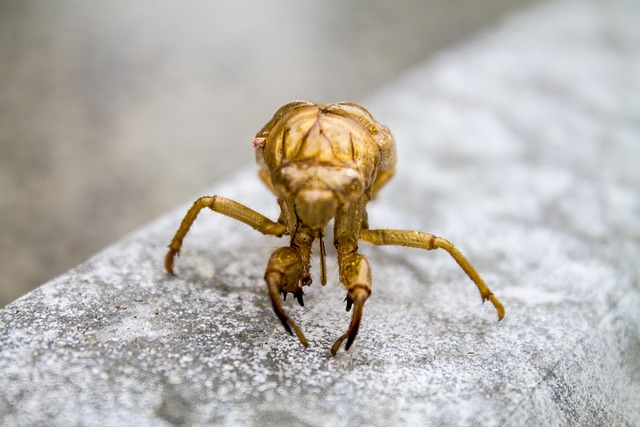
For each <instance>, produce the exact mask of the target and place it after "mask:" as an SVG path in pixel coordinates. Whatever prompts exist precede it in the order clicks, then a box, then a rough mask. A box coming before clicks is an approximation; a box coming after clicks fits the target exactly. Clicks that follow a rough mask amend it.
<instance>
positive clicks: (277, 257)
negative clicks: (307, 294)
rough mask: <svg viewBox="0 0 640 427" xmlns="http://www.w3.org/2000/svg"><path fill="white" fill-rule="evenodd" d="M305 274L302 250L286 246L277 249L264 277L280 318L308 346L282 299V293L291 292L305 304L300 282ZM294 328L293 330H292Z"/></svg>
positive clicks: (289, 331)
mask: <svg viewBox="0 0 640 427" xmlns="http://www.w3.org/2000/svg"><path fill="white" fill-rule="evenodd" d="M303 274H304V264H303V262H302V256H301V254H300V252H299V251H298V249H296V248H293V247H291V246H285V247H282V248H279V249H277V250H276V251H275V252H274V253H273V254H272V255H271V258H269V263H268V264H267V271H266V272H265V274H264V279H265V281H266V282H267V288H268V291H269V297H270V298H271V306H272V307H273V311H274V312H275V314H276V316H277V317H278V319H280V322H281V323H282V326H284V328H285V329H286V331H287V332H288V333H289V334H290V335H293V331H295V333H296V335H297V336H298V339H299V340H300V343H301V344H302V345H303V346H305V347H307V346H308V344H307V339H306V338H305V336H304V334H303V333H302V331H301V330H300V328H298V325H296V323H295V322H294V321H293V320H292V319H291V318H290V317H289V315H288V314H287V313H286V312H285V311H284V308H283V307H282V301H281V300H280V294H281V293H282V294H283V295H285V297H286V294H287V292H291V293H293V295H294V297H295V298H296V299H297V300H298V303H299V304H300V305H304V302H303V300H302V295H303V293H302V288H301V283H300V279H301V278H302V276H303ZM292 328H293V331H292V330H291V329H292Z"/></svg>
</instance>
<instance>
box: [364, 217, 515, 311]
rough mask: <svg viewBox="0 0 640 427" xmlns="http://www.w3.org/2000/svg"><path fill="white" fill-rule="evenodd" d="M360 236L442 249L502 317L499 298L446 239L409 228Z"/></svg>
mask: <svg viewBox="0 0 640 427" xmlns="http://www.w3.org/2000/svg"><path fill="white" fill-rule="evenodd" d="M360 238H361V239H362V240H364V241H365V242H367V243H371V244H373V245H395V246H406V247H410V248H417V249H425V250H432V249H444V250H445V251H447V252H448V253H449V255H451V257H453V259H454V260H455V261H456V262H457V263H458V265H459V266H460V268H462V270H464V272H465V273H466V274H467V276H469V278H470V279H471V280H472V281H473V283H475V285H476V287H477V288H478V291H479V292H480V296H481V297H482V302H483V303H484V302H485V301H487V300H489V301H491V303H492V304H493V306H494V307H495V309H496V311H497V312H498V320H502V318H503V317H504V307H503V306H502V303H501V302H500V300H499V299H498V298H497V297H496V296H495V295H494V294H493V292H491V289H489V287H488V286H487V284H486V283H485V282H484V280H482V278H481V277H480V275H479V274H478V272H477V271H476V269H475V268H474V267H473V266H472V265H471V263H470V262H469V260H467V258H466V257H465V256H464V255H462V253H461V252H460V251H459V250H458V249H457V248H456V247H455V246H454V245H453V244H452V243H450V242H449V241H448V240H445V239H443V238H441V237H436V236H434V235H433V234H428V233H421V232H418V231H410V230H364V229H363V230H361V232H360Z"/></svg>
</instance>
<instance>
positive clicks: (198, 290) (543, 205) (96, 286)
mask: <svg viewBox="0 0 640 427" xmlns="http://www.w3.org/2000/svg"><path fill="white" fill-rule="evenodd" d="M639 17H640V10H639V6H638V4H637V3H635V2H631V1H629V2H625V1H613V2H607V3H606V4H605V3H599V2H578V1H574V2H572V1H560V2H554V3H549V4H547V5H545V6H543V7H539V8H537V9H535V10H532V11H529V12H528V13H526V14H523V15H519V16H516V17H514V18H513V19H511V20H510V21H508V22H506V23H505V25H504V26H503V27H502V28H501V29H500V30H498V31H496V32H494V33H491V34H487V35H486V36H484V37H482V38H480V39H477V40H476V41H475V42H474V43H471V44H468V45H465V46H462V47H460V48H459V49H456V50H453V51H449V52H445V53H443V54H442V55H440V56H439V57H438V58H437V59H436V60H434V61H432V62H430V63H428V64H425V65H424V66H423V67H420V68H418V69H415V70H414V72H412V73H411V74H409V75H407V76H405V77H404V78H403V79H401V80H400V81H399V82H398V83H397V84H395V85H393V86H390V87H388V88H386V89H385V90H383V91H381V92H379V93H378V94H376V95H374V96H372V97H371V98H370V99H369V102H368V103H366V106H367V107H369V108H370V109H371V111H372V112H373V113H374V114H375V115H376V117H377V118H379V119H380V120H381V121H383V122H385V123H386V124H388V125H389V126H390V127H391V129H392V131H393V132H394V134H395V136H396V139H397V141H398V144H399V157H400V164H399V171H398V176H397V177H396V178H395V179H394V181H393V182H392V183H391V184H390V185H389V188H387V189H386V190H385V191H383V192H382V193H381V196H380V200H378V201H377V202H376V203H375V204H372V205H371V209H370V212H369V218H370V223H371V225H372V226H373V227H402V228H412V229H419V230H424V231H430V232H433V233H436V234H439V235H442V236H445V237H447V238H449V239H450V240H451V241H453V242H454V243H456V244H457V245H458V247H459V248H460V249H461V250H462V251H463V252H464V253H465V254H466V255H467V256H468V257H469V258H470V259H471V261H472V262H473V263H474V264H475V265H476V267H477V268H478V269H479V271H480V272H481V274H482V275H483V276H484V277H485V279H486V280H487V282H488V283H489V284H490V286H491V287H492V289H493V290H494V292H495V293H496V294H497V295H498V296H499V297H500V298H501V299H502V301H503V303H504V305H505V307H506V310H507V315H506V317H505V319H504V320H503V321H502V322H499V323H498V322H497V321H496V316H495V312H494V311H493V309H492V308H491V307H490V306H484V307H483V306H482V305H481V304H480V298H479V296H478V295H477V291H476V290H475V287H474V286H473V285H472V284H471V283H470V282H469V281H468V279H467V278H466V277H465V276H464V274H463V273H462V272H461V271H459V269H458V268H457V266H456V265H455V263H454V262H453V261H452V260H451V259H450V258H449V257H448V256H447V255H446V254H445V253H438V252H430V253H426V252H424V253H423V252H421V251H417V250H410V249H402V248H372V247H368V246H365V245H363V247H362V250H363V252H364V253H365V254H367V255H368V256H369V257H370V260H371V264H372V269H373V275H374V293H373V295H372V297H371V298H370V300H369V301H368V303H367V305H366V308H365V319H364V323H363V326H362V328H361V332H360V335H359V337H358V339H357V341H356V342H355V344H354V346H353V347H352V348H351V350H350V351H349V352H344V351H341V352H340V353H338V355H337V356H336V357H331V356H330V355H329V348H330V346H331V344H332V343H333V341H334V340H335V339H336V338H337V336H338V335H339V334H341V333H342V332H343V331H344V329H345V328H346V327H347V324H348V321H349V316H348V313H345V311H344V305H343V301H342V300H343V298H344V293H343V291H342V290H341V289H340V288H339V286H337V284H336V280H337V279H336V272H335V268H334V269H332V270H331V271H330V276H329V284H328V285H327V286H326V287H324V288H323V287H321V286H320V285H318V284H315V285H314V286H312V287H311V288H310V289H309V291H308V292H306V297H305V303H306V304H305V307H304V308H301V307H298V306H297V304H294V303H293V302H292V301H291V300H289V301H288V302H287V306H286V307H287V309H288V310H289V312H290V314H291V315H292V317H294V318H295V319H296V320H297V321H298V323H299V325H300V326H301V327H302V328H303V330H304V331H305V333H306V336H307V338H308V339H309V342H310V347H309V348H308V349H304V348H302V347H301V346H300V345H299V344H298V342H297V341H296V340H295V339H293V338H292V337H290V336H288V335H287V334H285V333H284V332H283V330H282V327H281V326H280V325H279V323H278V321H277V320H276V319H275V317H274V315H273V313H272V312H271V308H270V304H269V302H268V298H267V296H266V292H265V289H264V284H263V282H262V275H263V269H264V267H265V266H266V261H267V259H268V256H269V254H270V252H271V251H272V250H273V249H274V248H276V247H278V246H279V245H282V244H284V243H283V242H281V241H280V240H278V239H277V238H269V237H264V236H262V235H260V234H258V233H257V232H254V231H253V230H251V229H248V228H247V227H245V226H243V225H241V224H237V223H235V222H233V221H232V220H229V219H226V218H221V217H219V216H216V215H214V214H211V213H206V212H204V213H203V214H202V215H201V217H200V218H199V219H198V221H197V223H196V226H195V227H194V229H193V230H192V232H191V234H190V235H189V236H188V238H187V240H186V242H185V247H184V251H183V254H182V256H181V258H179V259H178V262H177V265H176V271H177V273H178V275H177V276H175V277H170V276H168V275H166V274H165V273H164V271H163V269H162V257H163V255H164V251H165V246H166V244H167V243H168V241H169V239H170V238H171V236H172V233H173V231H174V229H175V227H176V226H177V224H178V222H179V220H180V218H181V216H182V214H183V213H184V209H186V207H187V205H186V204H185V206H183V207H181V208H180V209H177V210H176V211H174V212H172V213H171V214H169V215H167V216H165V217H163V218H160V219H159V220H157V221H155V222H154V223H152V224H150V225H149V226H147V227H145V228H144V229H142V230H140V231H139V232H137V233H135V234H133V235H131V236H130V237H128V238H126V239H124V240H123V241H122V242H119V243H117V244H115V245H113V246H111V247H109V248H107V249H106V250H105V251H103V252H102V253H100V254H98V255H96V256H95V257H94V258H92V259H91V260H89V261H88V262H86V263H85V264H82V265H80V266H79V267H77V268H76V269H74V270H72V271H70V272H69V273H68V274H65V275H63V276H61V277H59V278H57V279H55V280H53V281H51V282H49V283H47V284H45V285H44V286H42V287H41V288H39V289H37V290H36V291H34V292H31V293H30V294H28V295H26V296H25V297H23V298H21V299H20V300H18V301H16V302H14V303H12V304H10V305H9V306H7V307H5V308H4V309H2V310H1V311H0V325H1V329H0V331H1V332H0V384H2V387H1V388H0V413H1V414H2V415H1V418H0V423H3V424H6V425H42V424H48V425H171V424H173V425H184V424H186V425H199V424H210V425H314V426H315V425H336V424H339V425H442V424H457V425H525V424H537V425H563V424H574V425H635V424H637V420H638V419H640V409H639V406H638V404H637V396H638V395H640V375H639V374H638V372H640V360H639V356H638V355H639V354H640V333H639V328H640V310H638V307H640V275H639V268H638V263H637V260H638V259H639V258H640V257H639V255H640V249H639V247H640V245H639V242H640V223H639V221H638V218H640V194H639V193H638V182H640V169H638V168H637V159H638V158H640V145H639V144H638V143H637V141H638V140H639V138H640V128H639V125H638V124H639V122H640V121H639V119H640V97H637V96H636V97H634V96H631V94H633V93H636V94H637V93H638V92H639V89H640V81H639V79H640V77H639V76H640V72H639V71H640V43H639V42H640V30H639V29H638V28H637V26H636V25H635V22H637V19H638V18H639ZM246 144H247V149H250V144H249V141H246ZM254 172H255V170H254V169H253V168H251V169H246V170H243V171H242V172H240V173H239V174H237V175H235V176H233V177H230V178H229V179H228V180H226V181H225V182H223V183H220V184H219V185H216V186H214V187H212V188H210V189H209V192H211V193H217V194H221V195H225V196H227V197H232V198H234V199H236V200H238V201H240V202H243V203H246V204H247V205H250V206H252V207H254V208H255V209H257V210H259V211H261V212H264V213H266V214H268V215H269V216H271V217H273V218H275V217H276V216H277V211H276V205H275V203H274V201H273V200H272V199H271V197H270V195H269V194H268V193H267V192H266V191H264V190H263V188H262V186H261V184H260V183H259V181H258V179H257V178H256V177H255V173H254ZM329 256H331V253H330V254H329Z"/></svg>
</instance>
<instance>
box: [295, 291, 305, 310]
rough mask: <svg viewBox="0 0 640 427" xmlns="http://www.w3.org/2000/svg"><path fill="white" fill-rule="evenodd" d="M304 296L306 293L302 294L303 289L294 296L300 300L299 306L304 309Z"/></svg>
mask: <svg viewBox="0 0 640 427" xmlns="http://www.w3.org/2000/svg"><path fill="white" fill-rule="evenodd" d="M303 295H304V292H302V289H300V291H299V292H296V293H295V294H293V296H294V297H295V298H296V299H297V300H298V304H300V307H304V301H303V299H302V296H303Z"/></svg>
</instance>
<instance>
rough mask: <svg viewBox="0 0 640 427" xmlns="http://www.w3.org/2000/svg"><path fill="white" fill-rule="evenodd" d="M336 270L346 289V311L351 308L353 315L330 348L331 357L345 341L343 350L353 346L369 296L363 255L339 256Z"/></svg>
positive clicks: (365, 261) (369, 289)
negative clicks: (345, 329) (345, 330)
mask: <svg viewBox="0 0 640 427" xmlns="http://www.w3.org/2000/svg"><path fill="white" fill-rule="evenodd" d="M338 268H339V269H340V279H341V281H342V283H343V284H344V286H345V287H346V288H347V298H346V301H347V311H349V310H351V307H352V306H353V314H352V315H351V323H350V324H349V329H348V330H347V332H345V333H344V334H342V335H341V336H340V338H338V339H337V340H336V342H335V343H334V344H333V346H332V347H331V354H332V355H335V354H336V353H337V352H338V350H339V349H340V346H341V345H342V343H343V342H344V340H345V339H346V340H347V343H346V344H345V347H344V348H345V350H349V347H351V344H353V341H354V340H355V339H356V335H358V329H359V328H360V321H361V320H362V313H363V311H364V303H365V301H366V300H367V298H369V295H371V267H370V266H369V261H367V258H365V256H364V255H362V254H359V253H357V252H351V253H348V254H344V255H340V254H339V255H338Z"/></svg>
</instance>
